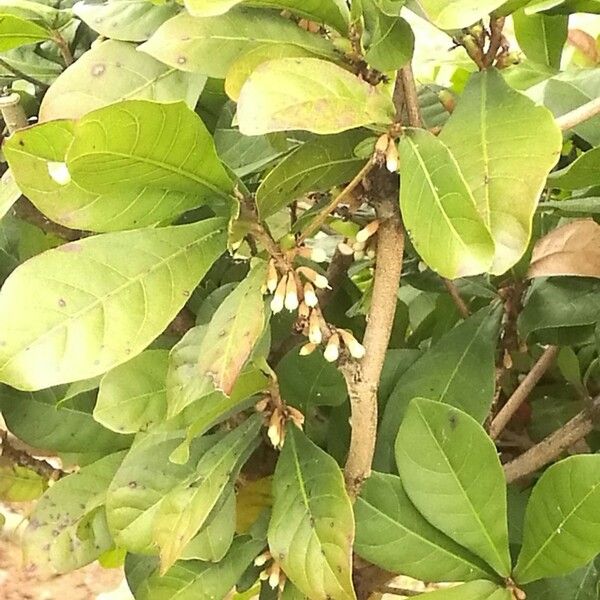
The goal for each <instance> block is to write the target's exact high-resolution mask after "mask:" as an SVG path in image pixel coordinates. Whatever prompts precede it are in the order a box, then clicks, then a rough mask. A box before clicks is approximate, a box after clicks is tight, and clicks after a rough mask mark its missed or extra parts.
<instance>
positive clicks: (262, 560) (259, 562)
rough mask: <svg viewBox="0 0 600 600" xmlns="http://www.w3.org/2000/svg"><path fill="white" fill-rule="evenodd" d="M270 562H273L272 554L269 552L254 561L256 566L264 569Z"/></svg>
mask: <svg viewBox="0 0 600 600" xmlns="http://www.w3.org/2000/svg"><path fill="white" fill-rule="evenodd" d="M268 560H271V553H270V552H269V551H268V550H267V551H266V552H263V553H262V554H259V555H258V556H257V557H256V558H255V559H254V566H255V567H262V566H263V565H264V564H266V562H267V561H268Z"/></svg>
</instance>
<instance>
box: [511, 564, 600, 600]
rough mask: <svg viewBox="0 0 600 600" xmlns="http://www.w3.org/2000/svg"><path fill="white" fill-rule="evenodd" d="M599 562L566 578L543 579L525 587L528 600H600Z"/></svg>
mask: <svg viewBox="0 0 600 600" xmlns="http://www.w3.org/2000/svg"><path fill="white" fill-rule="evenodd" d="M599 588H600V572H599V570H598V560H597V559H596V560H593V561H592V562H590V564H589V565H587V566H585V567H583V568H582V569H578V570H577V571H574V572H573V573H571V574H570V575H565V576H564V577H552V578H547V579H541V580H540V581H536V582H534V583H531V584H529V585H526V586H525V587H524V590H523V591H525V592H526V593H527V599H528V600H598V589H599Z"/></svg>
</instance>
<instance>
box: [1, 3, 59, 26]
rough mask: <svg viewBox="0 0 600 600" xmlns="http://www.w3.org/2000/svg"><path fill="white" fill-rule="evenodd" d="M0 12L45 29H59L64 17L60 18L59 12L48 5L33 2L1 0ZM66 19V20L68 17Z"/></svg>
mask: <svg viewBox="0 0 600 600" xmlns="http://www.w3.org/2000/svg"><path fill="white" fill-rule="evenodd" d="M0 10H1V11H2V13H3V14H7V15H12V16H15V17H19V18H21V19H25V20H27V21H33V22H34V23H38V24H40V25H45V26H47V27H52V26H54V27H60V26H61V25H62V24H63V20H64V17H62V18H61V15H60V13H59V10H58V9H56V8H54V7H53V6H50V3H43V2H36V1H35V0H33V1H30V0H3V2H2V6H1V8H0ZM65 12H66V11H65ZM66 18H67V20H68V17H66Z"/></svg>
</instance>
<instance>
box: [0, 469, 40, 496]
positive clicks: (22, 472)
mask: <svg viewBox="0 0 600 600" xmlns="http://www.w3.org/2000/svg"><path fill="white" fill-rule="evenodd" d="M46 487H47V482H46V480H45V479H44V478H43V477H42V476H41V475H38V474H37V473H36V472H35V471H33V470H32V469H29V468H27V467H22V466H20V465H16V464H15V465H10V464H8V465H0V500H3V501H5V502H30V501H31V500H37V499H38V498H39V497H40V496H41V495H42V494H43V493H44V490H45V489H46Z"/></svg>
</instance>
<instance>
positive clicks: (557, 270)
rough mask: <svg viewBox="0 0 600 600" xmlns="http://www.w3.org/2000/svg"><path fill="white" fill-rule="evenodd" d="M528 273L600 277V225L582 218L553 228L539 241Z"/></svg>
mask: <svg viewBox="0 0 600 600" xmlns="http://www.w3.org/2000/svg"><path fill="white" fill-rule="evenodd" d="M528 275H529V277H550V276H556V275H575V276H578V277H600V225H598V223H596V222H595V221H593V220H592V219H581V220H578V221H574V222H572V223H569V224H567V225H563V226H562V227H559V228H558V229H554V230H552V231H551V232H550V233H549V234H548V235H546V236H544V237H543V238H542V239H540V240H539V241H538V242H537V244H536V245H535V248H534V249H533V255H532V257H531V265H530V266H529V271H528Z"/></svg>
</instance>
